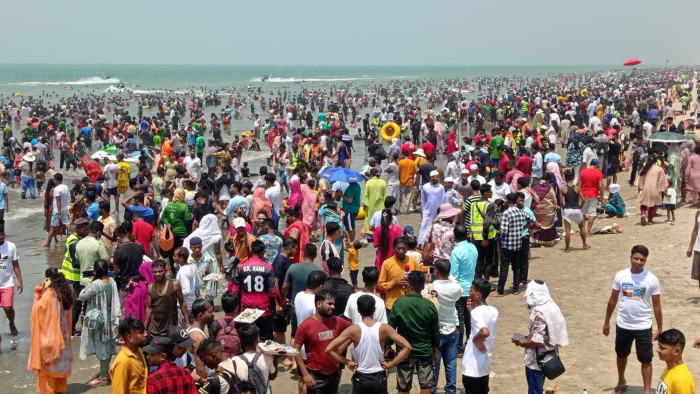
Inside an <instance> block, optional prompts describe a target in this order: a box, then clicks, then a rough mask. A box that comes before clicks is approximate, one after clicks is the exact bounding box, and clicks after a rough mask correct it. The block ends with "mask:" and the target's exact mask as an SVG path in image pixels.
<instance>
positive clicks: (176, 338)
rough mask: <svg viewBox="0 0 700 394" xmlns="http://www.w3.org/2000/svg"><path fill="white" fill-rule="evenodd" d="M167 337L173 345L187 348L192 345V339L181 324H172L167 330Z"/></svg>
mask: <svg viewBox="0 0 700 394" xmlns="http://www.w3.org/2000/svg"><path fill="white" fill-rule="evenodd" d="M168 338H170V341H171V342H172V344H173V345H177V346H180V347H182V348H188V347H190V346H192V345H194V339H192V338H190V334H188V333H187V329H186V328H184V327H182V326H173V327H170V329H169V330H168Z"/></svg>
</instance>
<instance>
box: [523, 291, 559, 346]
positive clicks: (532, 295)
mask: <svg viewBox="0 0 700 394" xmlns="http://www.w3.org/2000/svg"><path fill="white" fill-rule="evenodd" d="M524 297H525V302H527V304H528V305H529V306H530V307H531V308H532V312H531V313H530V318H532V316H533V315H534V314H535V313H536V312H539V313H541V314H542V316H543V317H544V320H545V322H547V334H548V335H549V344H550V345H552V346H566V345H568V344H569V332H568V330H567V329H566V320H565V319H564V315H563V314H562V313H561V310H560V309H559V306H557V304H556V303H555V302H554V300H552V297H551V296H550V295H549V289H548V288H547V284H546V283H544V282H542V284H539V283H537V282H535V281H534V280H531V281H530V283H528V284H527V291H526V292H525V295H524Z"/></svg>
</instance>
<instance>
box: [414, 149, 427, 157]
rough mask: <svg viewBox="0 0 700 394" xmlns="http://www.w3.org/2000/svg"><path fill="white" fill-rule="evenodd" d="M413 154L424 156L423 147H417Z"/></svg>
mask: <svg viewBox="0 0 700 394" xmlns="http://www.w3.org/2000/svg"><path fill="white" fill-rule="evenodd" d="M413 155H414V156H422V157H425V152H423V149H422V148H418V149H416V151H415V152H413Z"/></svg>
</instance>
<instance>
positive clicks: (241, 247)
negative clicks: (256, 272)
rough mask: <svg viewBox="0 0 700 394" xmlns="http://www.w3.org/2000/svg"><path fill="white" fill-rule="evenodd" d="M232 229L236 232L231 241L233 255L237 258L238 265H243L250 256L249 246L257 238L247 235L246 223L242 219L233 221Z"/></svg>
mask: <svg viewBox="0 0 700 394" xmlns="http://www.w3.org/2000/svg"><path fill="white" fill-rule="evenodd" d="M233 228H234V229H235V231H236V235H234V236H233V239H232V240H231V242H232V243H233V254H234V255H235V256H236V257H238V260H239V262H240V263H245V262H246V261H248V258H249V257H250V256H251V253H250V250H251V245H252V243H253V241H256V240H257V238H256V237H255V236H254V235H253V234H248V232H247V231H246V221H245V219H243V218H242V217H237V218H235V219H233Z"/></svg>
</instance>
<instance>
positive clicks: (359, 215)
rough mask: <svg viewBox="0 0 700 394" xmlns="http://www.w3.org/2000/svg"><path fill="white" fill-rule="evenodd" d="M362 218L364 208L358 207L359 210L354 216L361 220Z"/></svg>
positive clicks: (363, 216)
mask: <svg viewBox="0 0 700 394" xmlns="http://www.w3.org/2000/svg"><path fill="white" fill-rule="evenodd" d="M364 218H365V208H364V207H360V210H359V211H358V212H357V216H356V217H355V219H357V220H362V219H364Z"/></svg>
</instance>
